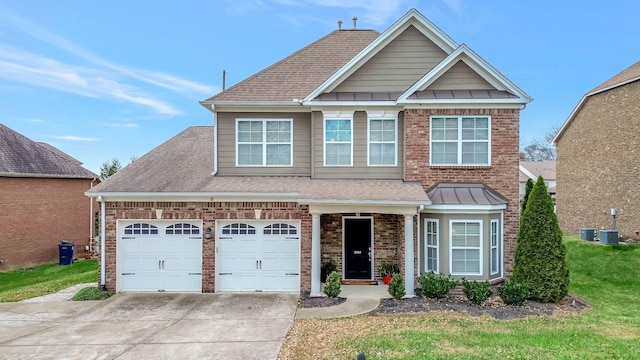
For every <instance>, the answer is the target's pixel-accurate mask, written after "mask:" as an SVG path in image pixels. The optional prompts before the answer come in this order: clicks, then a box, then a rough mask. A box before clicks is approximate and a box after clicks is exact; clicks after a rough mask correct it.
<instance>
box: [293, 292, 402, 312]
mask: <svg viewBox="0 0 640 360" xmlns="http://www.w3.org/2000/svg"><path fill="white" fill-rule="evenodd" d="M388 289H389V287H388V286H387V285H384V284H382V283H381V284H379V285H342V291H341V292H340V297H344V298H347V301H345V302H343V303H342V304H340V305H336V306H329V307H317V308H299V309H298V310H297V311H296V319H331V318H340V317H349V316H356V315H361V314H366V313H368V312H371V311H372V310H375V308H377V307H378V305H380V299H384V298H390V297H391V295H389V290H388Z"/></svg>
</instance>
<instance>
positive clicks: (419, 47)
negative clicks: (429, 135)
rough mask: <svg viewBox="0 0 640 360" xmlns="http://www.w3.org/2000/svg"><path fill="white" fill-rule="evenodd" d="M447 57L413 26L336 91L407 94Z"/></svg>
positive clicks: (335, 90)
mask: <svg viewBox="0 0 640 360" xmlns="http://www.w3.org/2000/svg"><path fill="white" fill-rule="evenodd" d="M446 56H447V54H446V53H445V52H444V51H443V50H442V49H440V48H439V47H438V45H436V44H435V43H434V42H432V41H431V40H429V39H428V38H427V37H425V36H424V35H423V34H422V33H421V32H419V31H418V30H417V29H416V28H414V27H413V26H410V27H409V28H407V29H406V30H405V31H404V32H403V33H402V34H400V35H399V36H398V37H397V38H395V39H394V40H393V41H392V42H391V43H389V44H388V45H387V46H386V47H385V48H384V49H382V50H381V51H380V52H378V53H377V54H376V55H375V56H374V57H373V58H371V59H370V60H369V61H367V62H366V63H365V64H364V65H363V66H362V67H360V69H358V70H357V71H356V72H355V73H353V74H352V75H351V76H349V77H348V78H347V79H346V80H345V81H344V82H342V84H340V85H339V86H338V87H337V88H336V89H334V90H333V92H351V91H354V92H358V91H364V92H374V91H384V92H388V91H404V90H406V89H407V88H408V87H409V86H411V85H412V84H413V83H415V82H416V80H418V79H419V78H421V77H422V76H423V75H424V74H426V73H427V72H428V71H429V70H431V69H432V68H433V67H434V66H435V65H436V64H438V63H439V62H440V61H441V60H442V59H444V58H445V57H446Z"/></svg>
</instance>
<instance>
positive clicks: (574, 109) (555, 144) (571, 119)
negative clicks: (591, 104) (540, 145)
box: [551, 94, 589, 146]
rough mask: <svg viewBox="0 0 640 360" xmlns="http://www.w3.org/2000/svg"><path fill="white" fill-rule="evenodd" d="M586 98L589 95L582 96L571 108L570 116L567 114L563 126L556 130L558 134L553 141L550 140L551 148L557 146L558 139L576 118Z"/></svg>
mask: <svg viewBox="0 0 640 360" xmlns="http://www.w3.org/2000/svg"><path fill="white" fill-rule="evenodd" d="M587 96H589V94H587V95H584V96H582V99H580V102H579V103H578V105H576V107H575V108H573V111H572V112H571V114H569V117H568V118H567V120H566V121H565V122H564V124H562V127H561V128H560V130H558V133H557V134H556V136H554V137H553V140H551V143H552V144H553V146H557V145H558V140H560V137H561V136H562V134H563V133H564V131H565V130H566V129H567V127H568V126H569V124H571V122H572V121H573V118H574V116H576V114H577V113H578V111H580V109H581V108H582V105H583V104H584V103H585V101H587Z"/></svg>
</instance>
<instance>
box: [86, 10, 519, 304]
mask: <svg viewBox="0 0 640 360" xmlns="http://www.w3.org/2000/svg"><path fill="white" fill-rule="evenodd" d="M530 101H531V98H530V97H529V96H528V95H527V94H526V93H524V92H523V91H522V90H520V89H519V88H518V87H517V86H516V85H514V84H513V83H512V82H511V81H509V80H508V79H507V78H506V77H504V76H503V75H502V74H501V73H499V72H498V71H497V70H496V69H494V68H493V67H492V66H491V65H489V64H488V63H487V62H486V61H485V60H483V59H482V58H481V57H480V56H478V55H477V54H476V53H475V52H473V51H472V50H471V49H470V48H469V47H467V46H466V45H464V44H462V45H460V44H458V43H456V42H455V41H453V40H452V39H451V38H450V37H449V36H447V35H446V34H444V33H443V32H442V31H441V30H440V29H438V28H437V27H436V26H435V25H434V24H433V23H431V22H430V21H429V20H427V19H426V18H425V17H424V16H423V15H422V14H420V13H419V12H418V11H417V10H410V11H409V12H408V13H406V14H405V15H404V16H402V17H401V18H400V19H399V20H398V21H396V22H395V23H394V24H393V25H391V27H390V28H389V29H387V30H386V31H385V32H384V33H382V34H380V33H378V32H376V31H374V30H355V29H353V30H347V29H338V30H336V31H333V32H331V33H330V34H328V35H326V36H325V37H323V38H321V39H320V40H318V41H316V42H314V43H312V44H310V45H308V46H306V47H305V48H303V49H301V50H299V51H297V52H295V53H294V54H292V55H291V56H289V57H287V58H285V59H283V60H281V61H279V62H277V63H275V64H273V65H271V66H270V67H268V68H266V69H265V70H263V71H261V72H259V73H257V74H255V75H253V76H251V77H249V78H247V79H246V80H244V81H242V82H240V83H238V84H236V85H235V86H233V87H231V88H229V89H227V90H225V91H223V92H221V93H219V94H217V95H215V96H213V97H211V98H209V99H207V100H205V101H202V102H201V104H202V105H203V106H205V107H206V108H207V109H209V110H211V111H212V112H213V113H214V114H215V126H213V127H190V128H188V129H186V130H185V131H183V132H182V133H180V134H178V135H177V136H175V137H174V138H172V139H170V140H169V141H167V142H166V143H164V144H162V145H160V146H159V147H158V148H156V149H154V150H152V151H151V152H150V153H148V154H147V155H145V156H143V157H141V158H140V159H138V160H136V161H135V162H134V163H132V164H131V165H129V166H127V167H126V168H124V169H122V170H121V171H120V172H118V173H117V174H116V175H114V176H113V177H111V178H109V179H108V180H107V181H105V182H103V183H102V184H100V185H99V186H97V187H96V188H94V189H93V190H92V191H90V192H88V195H89V196H92V197H98V199H99V201H101V206H102V207H103V210H104V211H103V216H104V218H103V219H104V222H103V223H104V224H105V231H104V232H103V236H105V237H106V239H105V240H106V241H105V245H106V249H107V251H106V253H105V255H106V258H105V261H104V262H103V264H104V270H103V271H104V274H105V275H104V276H103V277H102V278H103V279H104V283H105V285H106V287H107V288H108V289H110V290H112V291H122V290H128V291H157V290H165V291H204V292H211V291H296V292H297V291H310V292H311V293H312V294H314V295H315V294H319V293H320V288H321V283H320V269H321V261H322V259H323V258H332V259H334V260H335V261H336V262H337V264H338V268H339V272H340V274H341V277H342V279H344V280H361V281H365V282H371V281H374V280H376V279H379V276H378V274H377V273H376V269H377V267H378V265H380V264H381V263H384V262H394V263H397V264H398V265H399V266H400V268H401V270H402V272H403V273H404V274H405V286H406V288H407V293H408V294H413V291H414V287H415V279H416V277H417V276H418V275H419V274H420V273H422V272H426V271H435V272H439V273H445V274H453V275H454V276H456V277H458V278H460V277H466V278H467V279H476V280H491V281H498V280H499V279H502V278H503V277H505V276H508V275H509V274H510V273H511V270H512V267H513V253H514V248H515V242H516V234H517V232H518V221H519V212H518V208H519V202H518V188H517V184H518V181H517V179H518V160H519V150H518V132H519V113H520V109H521V108H522V107H523V104H526V103H528V102H530ZM203 234H204V235H203Z"/></svg>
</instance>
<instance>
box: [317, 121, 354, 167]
mask: <svg viewBox="0 0 640 360" xmlns="http://www.w3.org/2000/svg"><path fill="white" fill-rule="evenodd" d="M352 155H353V114H351V115H350V116H349V117H335V118H333V117H325V118H324V165H325V166H351V165H352V164H353V156H352Z"/></svg>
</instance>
